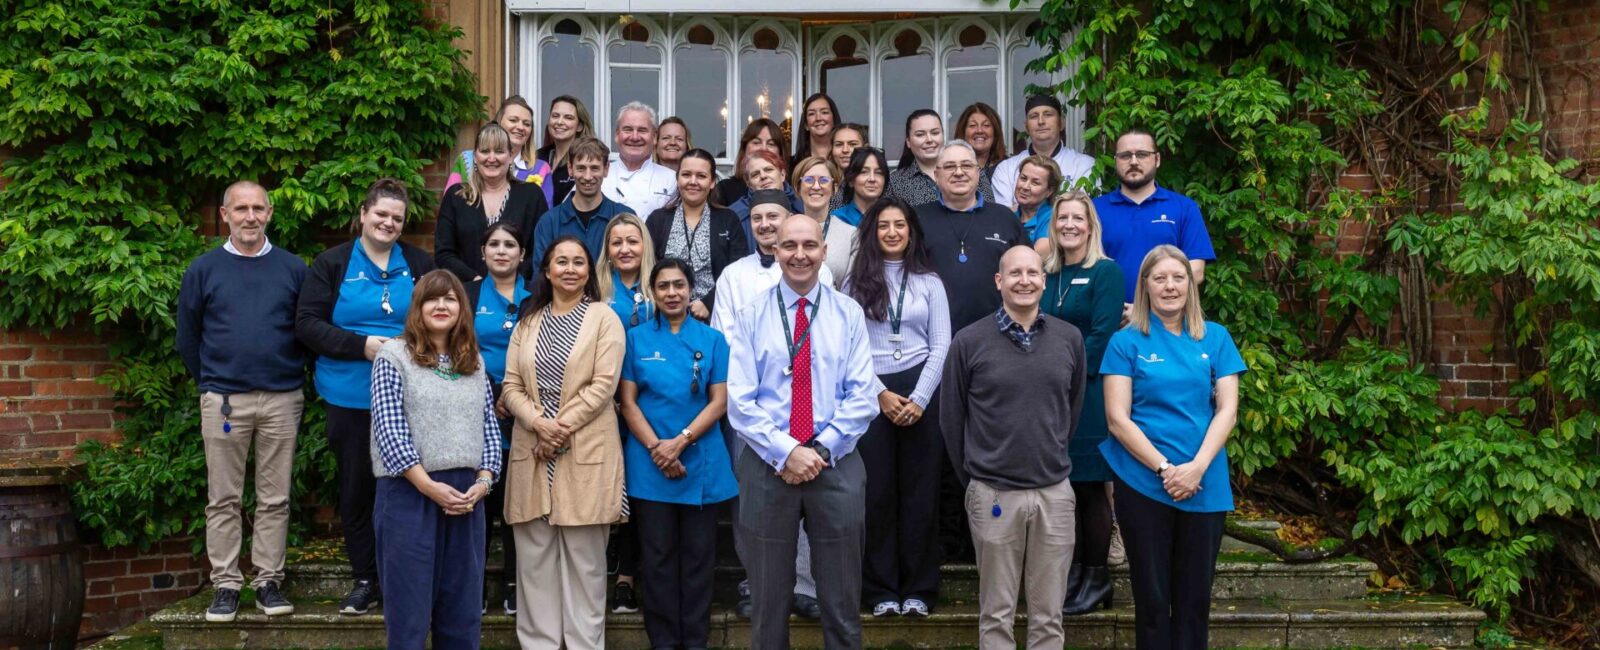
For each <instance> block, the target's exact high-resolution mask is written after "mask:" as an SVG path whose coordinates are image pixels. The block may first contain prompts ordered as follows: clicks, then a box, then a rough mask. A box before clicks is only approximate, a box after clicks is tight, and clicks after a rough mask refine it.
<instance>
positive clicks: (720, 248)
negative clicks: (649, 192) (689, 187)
mask: <svg viewBox="0 0 1600 650" xmlns="http://www.w3.org/2000/svg"><path fill="white" fill-rule="evenodd" d="M675 212H676V208H674V207H665V208H661V209H659V210H656V211H655V212H652V213H650V218H649V219H648V220H646V221H645V229H646V230H649V231H650V242H651V243H652V244H654V245H655V249H656V259H657V260H661V259H666V257H667V236H668V235H669V234H670V232H671V230H670V229H671V228H672V220H673V214H674V213H675ZM706 212H707V217H706V218H709V219H711V223H710V226H711V281H712V282H713V283H715V282H716V280H717V278H720V277H722V269H723V267H726V266H727V265H729V264H732V263H733V262H734V261H735V260H738V259H739V258H741V257H744V256H746V255H749V254H750V242H748V241H746V240H745V236H744V227H743V226H741V225H739V215H736V214H734V213H733V211H732V210H729V209H727V208H714V207H711V206H709V205H707V206H706ZM644 275H645V276H646V277H648V276H649V272H648V270H645V271H644ZM716 297H717V290H716V289H715V288H713V289H712V290H711V293H708V294H706V297H705V298H703V299H702V301H703V302H705V304H706V309H712V308H713V307H715V305H716V303H715V300H716Z"/></svg>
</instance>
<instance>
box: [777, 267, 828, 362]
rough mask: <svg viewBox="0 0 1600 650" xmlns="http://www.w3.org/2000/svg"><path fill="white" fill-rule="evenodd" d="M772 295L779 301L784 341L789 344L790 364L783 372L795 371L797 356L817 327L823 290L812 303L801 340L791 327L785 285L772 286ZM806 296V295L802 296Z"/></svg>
mask: <svg viewBox="0 0 1600 650" xmlns="http://www.w3.org/2000/svg"><path fill="white" fill-rule="evenodd" d="M772 297H773V298H774V299H776V300H777V301H778V316H779V317H781V318H783V342H784V343H787V344H788V345H789V365H788V366H787V367H785V368H784V369H783V374H785V375H789V374H793V373H794V360H795V357H798V356H800V348H803V347H805V345H806V341H807V340H808V339H810V338H811V328H813V327H816V320H817V307H820V306H821V305H822V292H821V291H818V292H817V301H816V302H813V303H811V318H809V319H807V320H806V331H805V333H803V334H801V335H800V340H799V341H796V340H794V332H792V331H790V329H789V306H788V305H785V304H783V285H782V284H779V285H778V286H776V287H773V288H772ZM801 298H805V296H801Z"/></svg>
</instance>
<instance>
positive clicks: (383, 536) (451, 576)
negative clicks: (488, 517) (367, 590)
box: [372, 468, 484, 650]
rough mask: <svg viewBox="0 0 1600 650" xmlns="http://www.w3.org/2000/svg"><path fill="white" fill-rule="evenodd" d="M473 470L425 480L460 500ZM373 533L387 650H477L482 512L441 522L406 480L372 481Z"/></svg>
mask: <svg viewBox="0 0 1600 650" xmlns="http://www.w3.org/2000/svg"><path fill="white" fill-rule="evenodd" d="M477 474H478V472H477V470H472V469H465V468H463V469H447V470H441V471H437V472H429V473H428V476H430V477H433V480H435V481H439V482H441V483H444V484H446V485H449V486H450V487H453V488H455V489H456V490H458V491H460V492H466V491H467V490H468V489H469V488H471V487H472V483H473V481H474V480H476V479H477ZM372 525H373V529H374V532H375V533H376V535H377V538H378V579H379V581H380V582H381V584H383V627H384V630H385V631H386V632H388V635H389V648H390V650H422V648H423V646H424V645H425V644H426V643H427V641H428V633H429V632H432V633H433V647H434V648H435V650H462V649H470V650H477V648H478V644H479V642H480V640H481V635H480V634H479V629H480V628H481V626H482V624H483V611H482V607H483V565H484V557H483V539H484V505H483V503H482V502H479V503H478V507H477V508H475V509H474V510H473V511H472V513H471V514H466V515H447V514H445V512H444V509H442V508H440V507H439V504H437V503H434V502H433V500H432V499H429V498H428V497H426V496H423V494H422V493H421V492H418V491H417V488H416V487H415V486H413V485H411V481H408V480H406V479H404V478H399V477H392V478H380V479H378V498H377V503H376V504H375V505H374V507H373V515H372Z"/></svg>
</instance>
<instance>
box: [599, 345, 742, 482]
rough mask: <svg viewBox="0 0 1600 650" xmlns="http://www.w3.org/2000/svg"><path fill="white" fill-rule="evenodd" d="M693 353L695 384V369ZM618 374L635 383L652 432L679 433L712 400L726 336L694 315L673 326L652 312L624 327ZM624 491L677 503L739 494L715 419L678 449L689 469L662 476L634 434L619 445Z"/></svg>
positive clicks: (721, 380)
mask: <svg viewBox="0 0 1600 650" xmlns="http://www.w3.org/2000/svg"><path fill="white" fill-rule="evenodd" d="M696 353H699V355H700V357H701V359H700V374H699V377H698V384H699V385H698V389H699V390H697V391H696V390H691V388H692V387H693V384H695V383H696V381H697V380H696V377H695V376H694V370H693V369H694V362H695V359H694V357H695V354H696ZM622 380H623V381H631V382H633V383H635V384H638V386H639V410H641V411H643V412H644V416H645V419H646V420H647V421H649V422H650V428H652V429H654V430H655V434H656V436H657V437H658V438H662V439H667V438H672V437H674V436H677V435H678V432H680V431H682V430H683V429H684V428H685V427H687V426H689V423H690V422H692V421H694V418H695V416H698V415H699V414H700V411H702V410H704V409H705V407H706V404H707V403H709V402H710V401H711V397H710V395H711V391H710V386H711V385H713V384H726V383H727V381H728V342H727V340H726V339H724V338H723V336H722V333H721V332H718V331H717V330H714V329H712V328H711V326H710V325H706V324H705V323H701V322H700V321H697V320H695V319H693V318H685V319H684V321H683V325H682V326H681V327H680V328H679V330H678V333H677V334H673V333H672V326H671V325H670V324H668V323H667V321H666V319H662V320H660V321H657V320H656V319H654V318H651V319H649V320H647V321H644V322H642V323H640V324H639V326H638V327H635V328H633V329H631V330H629V331H628V353H627V358H625V359H624V360H623V362H622ZM623 460H624V463H625V467H626V472H627V480H628V494H629V495H630V496H633V497H637V498H640V499H646V500H649V501H660V502H664V503H676V504H681V505H691V506H699V505H707V504H712V503H718V502H721V501H726V500H728V499H731V498H733V497H735V496H737V495H738V493H739V486H738V484H737V483H736V482H735V481H734V478H733V463H732V462H731V461H730V460H729V459H728V447H727V445H726V444H724V443H723V440H722V425H721V424H720V423H715V422H714V423H712V425H711V430H710V431H707V432H706V434H705V435H703V436H700V437H699V438H698V439H696V440H695V443H694V444H692V445H689V446H688V447H687V448H685V449H684V450H683V454H681V455H680V456H679V457H678V460H679V461H680V462H682V463H683V466H684V469H686V470H687V471H688V473H687V474H685V475H684V476H683V478H678V479H669V478H667V477H666V475H664V474H662V473H661V470H660V469H658V468H656V465H655V463H654V462H652V461H651V460H650V451H649V450H648V449H645V447H644V445H642V444H639V441H638V440H637V439H635V438H634V437H633V436H631V435H630V436H627V440H626V442H625V443H624V445H623Z"/></svg>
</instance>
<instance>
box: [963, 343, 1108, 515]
mask: <svg viewBox="0 0 1600 650" xmlns="http://www.w3.org/2000/svg"><path fill="white" fill-rule="evenodd" d="M1039 318H1040V319H1041V320H1042V321H1043V323H1044V324H1043V326H1042V327H1041V329H1040V330H1039V332H1038V333H1037V334H1035V335H1034V337H1033V345H1032V349H1031V350H1030V351H1026V352H1025V351H1023V350H1022V348H1021V347H1019V346H1018V345H1017V344H1016V343H1013V342H1012V341H1011V338H1010V337H1008V336H1007V335H1006V334H1005V333H1003V332H1001V331H1000V328H999V326H998V325H997V324H996V323H995V320H994V319H993V318H980V319H978V321H977V322H975V323H973V324H971V325H968V326H967V327H965V328H963V329H962V330H961V331H960V332H957V333H956V335H955V338H953V339H951V341H950V353H949V355H948V356H947V357H946V358H945V365H944V382H943V383H942V384H940V386H939V425H940V428H942V429H943V430H944V441H945V449H946V450H947V451H949V452H950V462H951V464H952V465H953V466H954V467H955V471H956V477H957V478H959V479H961V484H962V485H966V484H967V483H968V482H970V481H972V480H974V479H976V480H979V481H982V482H983V483H984V484H985V485H988V486H990V487H992V488H995V489H997V490H1029V489H1036V488H1042V487H1048V486H1051V485H1055V484H1057V483H1060V482H1062V481H1064V480H1066V479H1067V476H1068V475H1069V474H1071V473H1072V458H1071V456H1069V455H1068V454H1067V440H1068V439H1070V438H1071V437H1072V432H1073V430H1074V429H1076V428H1077V425H1078V415H1079V413H1081V412H1082V410H1083V391H1084V377H1085V370H1086V369H1085V366H1084V352H1083V335H1082V334H1080V333H1079V332H1078V328H1076V327H1073V326H1072V324H1071V323H1068V322H1066V321H1063V320H1060V319H1057V318H1055V317H1053V316H1048V315H1044V314H1040V315H1039Z"/></svg>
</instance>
